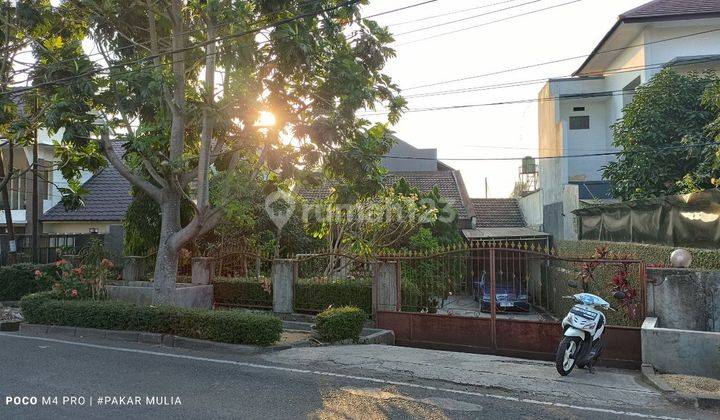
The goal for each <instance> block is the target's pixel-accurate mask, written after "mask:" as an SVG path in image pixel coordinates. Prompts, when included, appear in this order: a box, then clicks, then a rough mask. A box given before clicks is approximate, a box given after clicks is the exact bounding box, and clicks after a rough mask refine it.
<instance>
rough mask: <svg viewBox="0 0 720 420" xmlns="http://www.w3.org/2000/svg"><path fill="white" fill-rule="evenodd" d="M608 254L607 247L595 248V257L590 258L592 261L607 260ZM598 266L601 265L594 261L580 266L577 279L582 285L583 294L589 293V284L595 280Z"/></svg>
mask: <svg viewBox="0 0 720 420" xmlns="http://www.w3.org/2000/svg"><path fill="white" fill-rule="evenodd" d="M609 254H610V250H609V249H608V248H607V247H598V248H595V255H593V256H592V259H593V260H604V259H607V258H608V255H609ZM600 265H601V264H600V263H599V262H596V261H587V262H584V263H582V264H581V265H580V274H578V278H579V279H580V283H581V284H582V288H583V292H585V293H589V292H590V283H592V281H593V280H595V269H597V268H598V267H599V266H600Z"/></svg>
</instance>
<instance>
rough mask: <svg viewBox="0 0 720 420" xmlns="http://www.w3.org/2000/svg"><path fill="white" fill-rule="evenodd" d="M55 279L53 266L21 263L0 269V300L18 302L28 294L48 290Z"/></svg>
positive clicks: (56, 272) (56, 275) (56, 273)
mask: <svg viewBox="0 0 720 420" xmlns="http://www.w3.org/2000/svg"><path fill="white" fill-rule="evenodd" d="M38 273H39V274H38ZM57 278H58V271H57V268H56V267H55V266H54V265H36V264H26V263H23V264H15V265H9V266H5V267H0V300H19V299H20V298H21V297H23V296H25V295H28V294H30V293H35V292H41V291H47V290H50V289H51V288H52V286H53V283H55V281H56V280H57Z"/></svg>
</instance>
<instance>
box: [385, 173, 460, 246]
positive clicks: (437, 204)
mask: <svg viewBox="0 0 720 420" xmlns="http://www.w3.org/2000/svg"><path fill="white" fill-rule="evenodd" d="M393 189H394V190H395V191H396V192H398V193H400V194H404V195H415V196H417V197H418V203H419V204H422V205H426V206H429V207H431V208H433V209H436V211H437V217H435V218H434V219H433V220H432V221H429V222H427V223H425V224H423V227H424V228H426V229H428V230H429V231H430V233H431V234H432V235H433V237H434V238H435V239H436V240H437V245H438V246H443V245H453V244H456V243H458V242H461V241H462V240H463V239H462V236H461V235H460V228H459V226H458V217H457V216H458V215H457V210H455V208H453V207H452V206H451V205H450V203H449V202H448V201H447V199H445V198H444V197H442V196H441V195H440V190H438V188H437V186H436V187H433V189H432V190H431V191H428V192H427V193H422V192H420V190H419V189H417V188H415V187H413V186H412V185H410V184H409V183H408V182H407V181H406V180H405V178H400V180H398V182H396V183H395V185H394V186H393ZM409 247H410V249H415V248H414V247H413V246H412V241H411V243H410V246H409Z"/></svg>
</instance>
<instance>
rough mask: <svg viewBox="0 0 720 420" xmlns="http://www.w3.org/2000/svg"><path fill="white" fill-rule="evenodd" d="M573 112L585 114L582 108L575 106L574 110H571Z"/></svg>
mask: <svg viewBox="0 0 720 420" xmlns="http://www.w3.org/2000/svg"><path fill="white" fill-rule="evenodd" d="M573 112H585V107H584V106H576V107H575V108H573Z"/></svg>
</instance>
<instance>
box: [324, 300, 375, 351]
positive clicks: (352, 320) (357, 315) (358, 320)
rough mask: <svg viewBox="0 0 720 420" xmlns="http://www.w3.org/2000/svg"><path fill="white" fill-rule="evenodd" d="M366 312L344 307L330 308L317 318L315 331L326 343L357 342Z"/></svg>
mask: <svg viewBox="0 0 720 420" xmlns="http://www.w3.org/2000/svg"><path fill="white" fill-rule="evenodd" d="M365 319H366V317H365V312H363V311H362V310H361V309H360V308H356V307H352V306H344V307H340V308H329V309H326V310H324V311H323V312H321V313H319V314H318V316H317V317H315V329H316V330H317V332H318V334H319V335H320V339H321V340H323V341H326V342H330V343H332V342H335V341H342V340H353V341H355V342H357V341H358V340H359V339H360V334H362V329H363V324H364V323H365Z"/></svg>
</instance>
